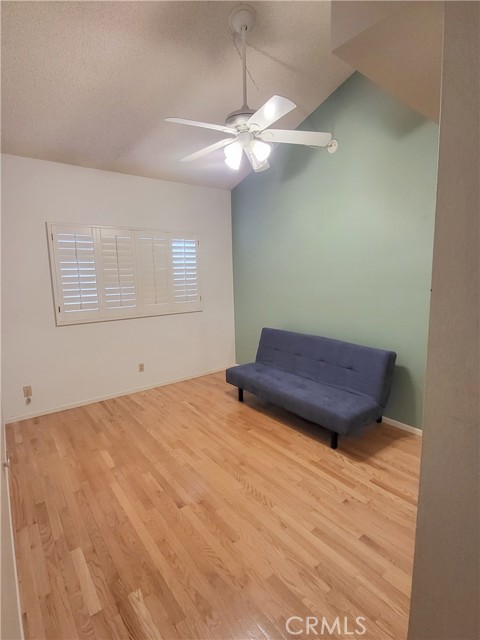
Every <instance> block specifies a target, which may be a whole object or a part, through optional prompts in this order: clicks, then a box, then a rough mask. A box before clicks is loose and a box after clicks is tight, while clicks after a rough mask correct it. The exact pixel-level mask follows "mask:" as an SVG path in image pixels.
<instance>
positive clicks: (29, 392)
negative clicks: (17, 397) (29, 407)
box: [23, 385, 32, 398]
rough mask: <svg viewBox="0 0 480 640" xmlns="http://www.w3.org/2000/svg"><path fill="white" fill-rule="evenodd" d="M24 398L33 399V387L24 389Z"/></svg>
mask: <svg viewBox="0 0 480 640" xmlns="http://www.w3.org/2000/svg"><path fill="white" fill-rule="evenodd" d="M23 397H24V398H31V397H32V387H31V386H30V385H28V386H26V387H23Z"/></svg>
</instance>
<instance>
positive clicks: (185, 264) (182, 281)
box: [171, 237, 200, 306]
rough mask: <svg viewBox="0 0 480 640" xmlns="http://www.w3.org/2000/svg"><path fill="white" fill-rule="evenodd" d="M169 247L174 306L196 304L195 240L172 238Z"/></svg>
mask: <svg viewBox="0 0 480 640" xmlns="http://www.w3.org/2000/svg"><path fill="white" fill-rule="evenodd" d="M171 247H172V277H173V302H174V305H175V306H176V305H178V304H182V303H188V304H191V303H198V302H199V300H200V295H199V290H198V264H197V240H196V238H179V237H172V241H171Z"/></svg>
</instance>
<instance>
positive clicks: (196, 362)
mask: <svg viewBox="0 0 480 640" xmlns="http://www.w3.org/2000/svg"><path fill="white" fill-rule="evenodd" d="M2 187H3V188H2V209H3V213H2V240H3V252H2V277H3V305H2V310H3V317H2V332H3V362H2V365H3V411H4V416H5V420H6V422H8V421H11V420H13V419H18V418H21V417H26V416H28V415H38V414H41V413H43V412H47V411H51V410H54V409H58V408H62V407H66V406H69V405H73V404H77V403H81V402H86V401H90V400H92V401H93V400H95V399H97V398H102V397H108V396H112V395H115V394H120V393H127V392H129V391H132V390H135V389H140V388H144V387H149V386H154V385H157V384H163V383H167V382H171V381H175V380H178V379H182V378H188V377H192V376H196V375H201V374H203V373H208V372H210V371H215V370H219V369H222V368H224V367H226V366H229V365H231V364H233V363H234V361H235V354H234V323H233V289H232V255H231V246H232V243H231V211H230V193H229V192H228V191H224V190H221V189H213V188H205V187H198V186H191V185H184V184H178V183H172V182H163V181H159V180H152V179H148V178H140V177H136V176H127V175H123V174H117V173H109V172H105V171H98V170H94V169H84V168H80V167H74V166H70V165H62V164H57V163H52V162H46V161H43V160H32V159H28V158H19V157H15V156H8V155H4V156H3V157H2ZM46 221H53V222H72V223H75V222H79V223H90V224H98V225H118V226H136V227H139V228H154V229H155V228H158V229H166V230H168V229H172V230H179V231H191V232H193V233H196V234H198V236H199V238H200V260H201V262H200V269H201V272H200V274H201V287H202V299H203V307H204V310H203V311H202V312H200V313H188V314H177V315H170V316H159V317H153V318H138V319H130V320H116V321H110V322H101V323H92V324H84V325H76V326H67V327H56V326H55V319H54V311H53V299H52V288H51V278H50V268H49V260H48V248H47V239H46V231H45V222H46ZM140 362H144V363H145V372H144V373H138V368H137V365H138V363H140ZM24 385H31V386H32V391H33V398H32V402H31V404H30V405H28V406H26V405H25V401H24V399H23V395H22V387H23V386H24Z"/></svg>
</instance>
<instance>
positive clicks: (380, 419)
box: [376, 416, 383, 424]
mask: <svg viewBox="0 0 480 640" xmlns="http://www.w3.org/2000/svg"><path fill="white" fill-rule="evenodd" d="M382 419H383V418H382V416H380V417H379V418H378V420H376V422H378V424H380V422H381V421H382Z"/></svg>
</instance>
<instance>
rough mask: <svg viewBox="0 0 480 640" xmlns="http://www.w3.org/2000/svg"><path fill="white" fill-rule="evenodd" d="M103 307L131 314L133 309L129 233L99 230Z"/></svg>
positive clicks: (134, 291) (133, 291) (133, 284)
mask: <svg viewBox="0 0 480 640" xmlns="http://www.w3.org/2000/svg"><path fill="white" fill-rule="evenodd" d="M100 242H101V255H102V282H103V295H104V303H105V308H106V309H107V310H109V311H110V310H111V311H113V310H115V311H117V312H118V311H119V310H122V311H125V312H126V313H129V312H131V311H132V310H133V309H135V307H136V306H137V300H136V297H137V296H136V285H135V268H134V249H133V234H132V232H131V231H130V230H128V229H127V230H123V229H104V228H102V229H100Z"/></svg>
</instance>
